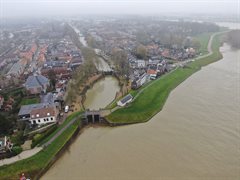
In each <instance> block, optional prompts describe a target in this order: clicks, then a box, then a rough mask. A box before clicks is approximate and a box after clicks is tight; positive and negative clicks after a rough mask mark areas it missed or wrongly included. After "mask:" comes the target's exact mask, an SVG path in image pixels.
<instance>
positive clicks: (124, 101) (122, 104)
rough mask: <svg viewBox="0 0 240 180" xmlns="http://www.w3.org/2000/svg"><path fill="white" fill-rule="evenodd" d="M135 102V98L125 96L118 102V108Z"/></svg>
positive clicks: (129, 95)
mask: <svg viewBox="0 0 240 180" xmlns="http://www.w3.org/2000/svg"><path fill="white" fill-rule="evenodd" d="M132 100H133V97H132V95H131V94H128V95H127V96H125V97H124V98H122V99H121V100H120V101H118V102H117V105H118V106H121V107H123V106H125V105H126V104H128V103H130V102H131V101H132Z"/></svg>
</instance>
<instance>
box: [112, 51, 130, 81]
mask: <svg viewBox="0 0 240 180" xmlns="http://www.w3.org/2000/svg"><path fill="white" fill-rule="evenodd" d="M112 58H113V61H114V64H115V67H116V70H117V72H118V73H119V74H120V76H122V77H124V76H126V77H128V76H129V70H130V68H129V63H128V58H127V54H126V52H124V51H123V50H118V51H115V52H113V55H112Z"/></svg>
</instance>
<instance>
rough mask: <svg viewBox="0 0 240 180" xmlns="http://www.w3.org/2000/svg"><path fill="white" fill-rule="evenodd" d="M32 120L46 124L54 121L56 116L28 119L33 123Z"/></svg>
mask: <svg viewBox="0 0 240 180" xmlns="http://www.w3.org/2000/svg"><path fill="white" fill-rule="evenodd" d="M51 118H52V119H51ZM34 121H35V122H36V124H47V123H52V122H56V117H54V116H49V117H44V118H35V119H31V120H30V122H31V124H34Z"/></svg>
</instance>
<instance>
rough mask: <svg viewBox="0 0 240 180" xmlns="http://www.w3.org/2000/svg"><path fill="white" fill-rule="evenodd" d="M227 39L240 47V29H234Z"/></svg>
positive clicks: (235, 46)
mask: <svg viewBox="0 0 240 180" xmlns="http://www.w3.org/2000/svg"><path fill="white" fill-rule="evenodd" d="M227 41H228V42H229V43H230V44H231V46H232V47H234V48H240V30H232V31H230V32H229V33H228V35H227Z"/></svg>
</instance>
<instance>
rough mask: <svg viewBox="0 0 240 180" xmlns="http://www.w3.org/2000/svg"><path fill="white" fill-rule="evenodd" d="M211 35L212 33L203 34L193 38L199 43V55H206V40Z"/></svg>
mask: <svg viewBox="0 0 240 180" xmlns="http://www.w3.org/2000/svg"><path fill="white" fill-rule="evenodd" d="M211 35H212V33H203V34H199V35H197V36H195V37H193V38H194V39H196V40H197V41H199V42H200V44H201V47H200V49H199V52H200V53H202V54H207V53H208V40H209V38H210V36H211Z"/></svg>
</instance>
